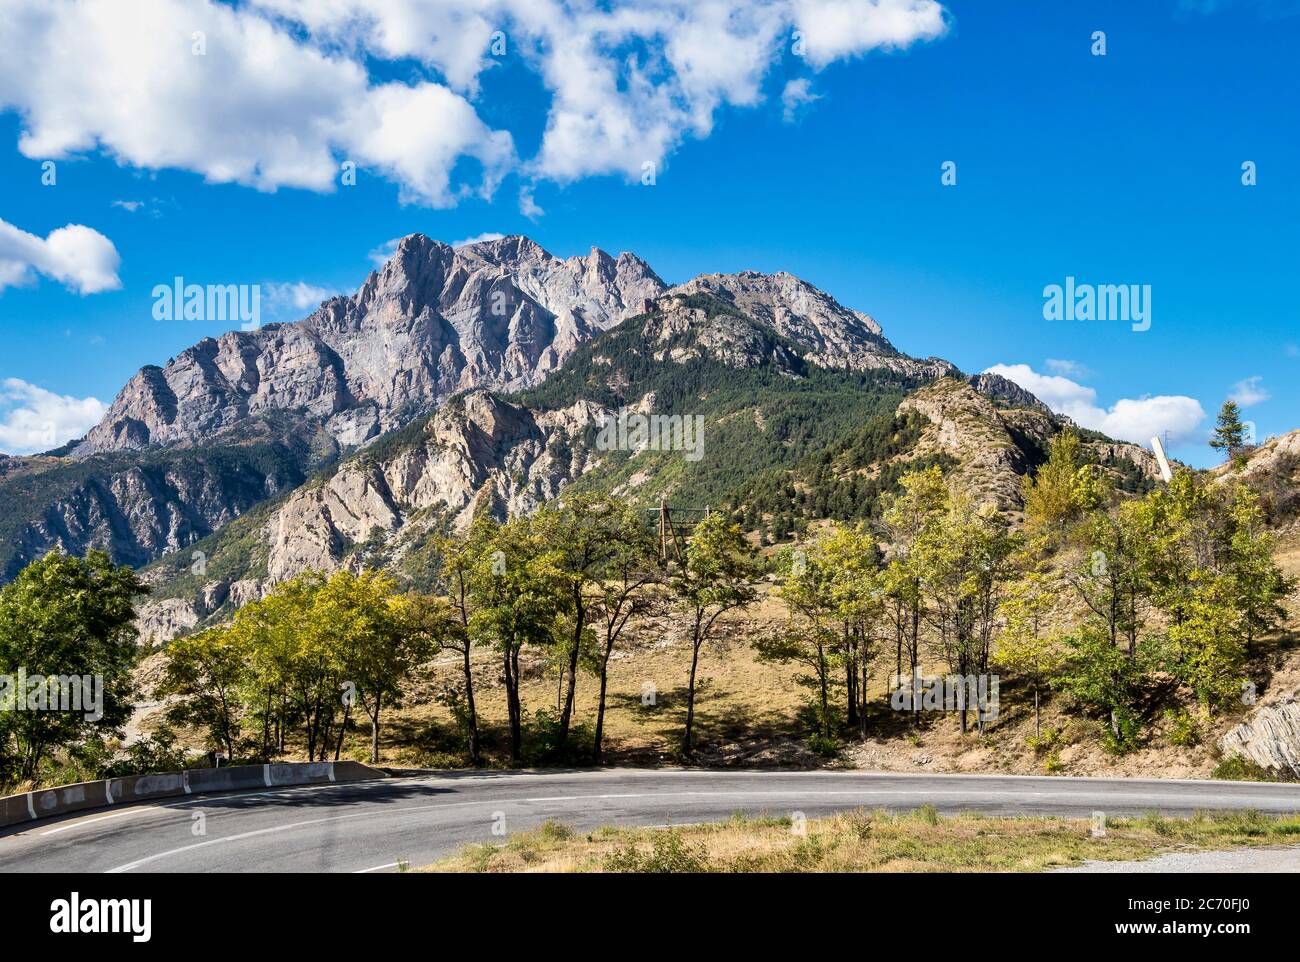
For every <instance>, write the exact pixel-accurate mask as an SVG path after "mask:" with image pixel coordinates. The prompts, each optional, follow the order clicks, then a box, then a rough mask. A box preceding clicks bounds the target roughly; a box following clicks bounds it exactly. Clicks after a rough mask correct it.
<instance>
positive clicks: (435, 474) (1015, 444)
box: [141, 292, 1140, 638]
mask: <svg viewBox="0 0 1300 962" xmlns="http://www.w3.org/2000/svg"><path fill="white" fill-rule="evenodd" d="M821 356H822V355H821V352H820V351H813V350H810V349H808V348H807V347H804V346H802V345H800V344H797V343H795V342H794V341H792V340H790V339H789V338H787V337H785V336H783V335H782V334H780V333H779V332H777V331H776V330H775V329H774V328H773V327H771V326H770V325H769V324H768V323H765V322H762V321H759V320H757V319H755V318H753V317H751V316H747V315H745V314H743V313H742V312H741V311H740V310H739V309H738V308H736V307H735V306H734V305H733V303H732V302H730V301H724V300H720V299H718V298H717V297H714V296H712V295H708V294H704V293H691V294H685V293H680V292H670V293H668V294H666V295H664V296H663V297H661V298H659V299H658V301H657V302H656V307H655V310H653V311H651V312H649V313H647V314H643V315H638V316H635V317H633V318H630V319H628V320H627V321H626V322H624V323H623V324H621V325H619V326H617V327H615V328H613V329H612V330H610V331H608V332H606V333H605V334H602V335H600V336H599V337H597V338H596V339H595V340H593V341H591V342H589V343H587V344H584V345H583V346H581V347H580V348H579V349H578V350H577V351H576V352H575V353H574V354H573V355H572V356H571V357H570V358H569V359H568V361H567V362H566V364H565V365H564V367H563V368H562V370H560V371H559V372H557V373H556V374H555V375H553V376H552V377H550V378H548V379H547V380H546V381H544V382H543V383H542V384H539V385H538V386H536V387H534V388H531V389H529V390H527V391H524V392H521V393H519V394H516V395H514V396H513V397H509V398H507V397H502V396H499V395H496V394H493V393H491V392H487V391H482V390H475V391H471V392H469V393H467V394H465V395H460V396H456V397H454V398H453V399H451V400H450V401H449V402H448V403H446V404H444V405H443V406H442V407H441V408H440V409H439V410H438V411H436V412H435V413H434V414H432V415H430V416H428V417H426V418H422V419H420V420H418V421H416V422H413V423H412V424H410V425H409V426H407V427H405V428H403V429H401V430H399V431H396V432H393V433H392V434H390V435H388V436H386V437H384V438H382V439H380V440H379V441H378V442H376V443H375V444H373V445H370V446H368V447H367V448H365V449H364V450H362V451H359V452H357V453H356V454H354V455H352V456H350V457H347V458H345V459H344V460H342V461H341V462H340V463H338V464H337V465H335V466H334V467H332V468H331V469H330V470H328V471H327V472H326V473H325V474H324V475H322V476H320V477H318V478H316V479H314V480H312V481H309V482H307V483H306V484H304V485H302V486H301V487H299V488H298V489H297V490H295V491H293V492H291V493H289V494H287V495H286V496H284V497H283V498H281V499H278V500H277V501H276V502H275V503H274V504H271V505H266V506H263V507H261V508H259V509H257V510H255V511H253V512H250V513H249V514H248V515H247V516H246V517H244V518H241V519H239V520H238V521H235V522H233V523H232V524H230V525H229V526H227V527H226V528H225V529H224V530H223V531H221V532H219V533H217V534H216V535H214V536H212V537H211V538H209V539H207V540H205V541H203V542H200V543H199V544H198V545H197V546H196V547H197V548H198V549H199V550H202V551H203V552H204V555H205V557H208V558H210V559H212V562H210V564H209V568H208V571H207V575H206V576H205V577H200V576H196V575H195V574H194V572H193V571H192V570H191V569H190V567H189V566H188V564H187V559H186V556H185V555H179V556H172V557H167V558H164V559H162V560H161V561H159V562H158V563H156V564H155V565H153V566H152V567H151V568H150V569H148V572H147V574H148V577H149V578H150V580H151V581H153V582H154V583H155V585H156V586H157V589H158V591H157V597H158V600H156V601H154V602H153V603H152V604H151V605H149V606H147V607H146V609H145V611H144V612H143V616H142V619H141V629H142V632H143V633H144V634H146V635H152V636H153V637H155V638H165V637H170V636H171V634H173V633H175V632H176V631H181V630H188V629H190V628H192V627H195V626H201V625H202V624H205V623H209V622H211V621H216V620H220V619H222V618H224V617H226V616H227V615H228V614H229V612H230V610H231V609H232V608H233V607H236V606H237V605H238V603H242V600H247V598H248V597H255V596H257V595H258V594H260V593H261V592H262V591H264V590H265V588H266V587H267V586H269V585H270V584H272V583H274V582H276V581H279V580H281V579H284V578H287V577H290V576H292V575H294V574H297V573H298V572H300V571H303V570H306V569H309V568H310V569H324V570H332V569H335V568H338V567H359V566H361V565H363V564H365V565H375V564H380V565H385V566H388V567H390V568H392V569H393V570H395V571H397V572H399V573H400V574H402V575H404V576H405V577H408V578H410V579H411V580H412V581H413V582H415V583H416V584H424V583H427V580H428V577H429V574H430V567H429V566H430V564H431V560H432V559H431V556H430V554H429V552H428V544H429V537H430V535H432V534H436V533H439V532H442V531H445V530H448V529H449V528H454V527H458V526H461V525H464V524H467V523H468V522H469V520H470V518H471V517H472V516H473V515H474V514H475V513H476V512H479V511H488V512H491V513H493V514H496V515H497V516H500V517H504V516H506V515H507V514H512V513H520V512H529V511H532V510H534V509H535V508H536V507H537V506H538V505H540V504H541V503H543V502H544V501H547V500H551V499H554V498H556V497H558V496H560V495H561V494H562V493H563V492H565V491H590V492H605V493H614V494H617V495H619V496H621V497H624V498H628V499H630V500H632V501H634V502H638V503H641V504H643V505H645V506H646V507H647V508H651V507H653V506H655V505H657V504H658V502H659V500H660V499H661V498H665V499H667V500H668V501H669V502H670V503H671V504H674V505H686V506H693V507H700V508H703V507H706V506H707V507H712V508H714V509H715V510H725V511H729V512H733V513H734V514H735V515H736V516H737V517H739V518H741V519H742V520H744V521H745V522H746V524H747V526H748V527H750V528H751V529H753V530H759V529H762V530H764V531H766V532H768V533H769V535H770V534H771V533H772V532H775V533H776V534H777V535H778V536H779V535H780V534H781V533H782V532H781V531H780V527H781V526H780V525H779V524H777V523H776V520H775V519H777V518H801V519H812V518H817V517H846V518H854V517H859V518H866V517H871V516H872V515H873V513H874V512H875V511H876V510H877V509H878V503H879V498H880V496H881V495H882V494H884V493H885V492H887V491H889V490H891V489H892V488H893V486H894V485H895V483H896V481H897V478H898V477H899V476H900V475H901V474H902V473H903V472H904V471H906V470H909V469H911V468H915V467H918V466H923V465H925V464H941V465H942V466H944V467H946V468H949V469H951V470H953V471H956V472H959V473H960V474H961V475H962V477H963V478H964V479H965V480H966V481H968V482H969V483H971V484H972V485H973V486H974V487H975V488H976V490H984V491H987V492H988V493H989V494H990V496H992V497H994V498H995V499H996V500H997V501H998V503H999V504H1000V505H1001V506H1002V507H1004V508H1006V509H1008V510H1014V509H1015V508H1016V507H1018V497H1019V478H1020V475H1021V474H1023V473H1024V472H1025V471H1026V470H1028V469H1029V468H1030V467H1031V466H1032V465H1034V464H1036V463H1037V462H1038V461H1039V460H1041V458H1042V452H1041V447H1042V446H1045V444H1046V441H1047V439H1048V438H1050V436H1051V435H1052V434H1054V433H1055V432H1056V431H1058V430H1060V427H1061V422H1060V420H1059V419H1055V418H1053V417H1052V416H1051V415H1049V414H1045V413H1043V412H1042V411H1040V410H1038V409H1036V408H1033V407H1031V408H1010V407H1006V406H1000V404H999V403H995V402H994V401H993V400H991V399H990V398H988V397H987V396H985V395H983V394H981V393H979V392H978V391H977V390H976V389H975V387H974V386H973V385H972V384H971V383H970V382H968V381H966V380H963V379H961V378H960V377H957V378H943V379H940V380H938V381H927V380H925V379H923V378H919V377H908V376H904V375H901V374H899V373H897V372H895V371H894V370H893V369H892V368H889V367H880V368H866V369H863V370H851V369H847V368H841V369H835V368H826V367H822V366H821V365H820V364H819V363H814V361H813V360H811V358H813V357H816V358H818V359H819V360H820V359H821ZM620 413H623V414H627V413H640V414H646V415H649V414H656V415H662V416H676V417H699V418H702V419H703V435H702V448H701V450H700V451H699V454H700V455H701V456H700V457H699V458H698V459H693V458H690V457H687V456H686V455H687V452H685V451H681V450H677V451H673V450H650V449H644V448H640V449H630V448H629V447H626V446H624V447H619V448H615V449H609V447H608V446H607V445H602V440H601V437H602V435H601V428H602V425H604V424H607V423H608V419H610V418H616V417H617V416H618V415H619V414H620ZM1027 438H1033V439H1034V440H1032V441H1029V440H1026V439H1027ZM1134 456H1135V457H1140V452H1135V454H1134Z"/></svg>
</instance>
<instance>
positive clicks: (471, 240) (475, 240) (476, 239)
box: [451, 231, 506, 247]
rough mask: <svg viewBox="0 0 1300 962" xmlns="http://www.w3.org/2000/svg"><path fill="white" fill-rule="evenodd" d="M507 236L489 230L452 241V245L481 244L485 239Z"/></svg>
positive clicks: (498, 238)
mask: <svg viewBox="0 0 1300 962" xmlns="http://www.w3.org/2000/svg"><path fill="white" fill-rule="evenodd" d="M505 236H506V235H505V234H497V233H495V232H493V231H488V232H487V233H484V234H476V235H475V236H473V237H466V238H465V239H464V240H458V241H452V243H451V246H452V247H465V246H467V245H469V244H481V243H483V242H484V241H494V240H500V239H501V238H503V237H505Z"/></svg>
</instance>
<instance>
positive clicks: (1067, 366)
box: [1043, 357, 1092, 379]
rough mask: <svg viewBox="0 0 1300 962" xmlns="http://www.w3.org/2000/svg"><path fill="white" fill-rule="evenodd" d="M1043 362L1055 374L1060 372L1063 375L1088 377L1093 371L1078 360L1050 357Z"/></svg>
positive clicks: (1076, 377)
mask: <svg viewBox="0 0 1300 962" xmlns="http://www.w3.org/2000/svg"><path fill="white" fill-rule="evenodd" d="M1043 364H1044V365H1045V366H1046V368H1047V369H1048V370H1049V371H1051V372H1052V373H1053V374H1060V375H1062V376H1063V377H1072V378H1075V379H1078V378H1085V377H1088V376H1089V375H1090V374H1091V373H1092V372H1091V371H1089V370H1088V368H1087V367H1085V366H1084V365H1082V364H1080V363H1079V362H1078V361H1067V360H1063V359H1062V358H1059V357H1049V358H1048V359H1047V360H1045V361H1044V362H1043Z"/></svg>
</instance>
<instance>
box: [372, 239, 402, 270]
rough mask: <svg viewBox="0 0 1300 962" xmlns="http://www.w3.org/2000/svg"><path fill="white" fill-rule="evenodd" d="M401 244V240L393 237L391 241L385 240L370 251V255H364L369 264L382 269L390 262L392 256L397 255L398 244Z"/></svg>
mask: <svg viewBox="0 0 1300 962" xmlns="http://www.w3.org/2000/svg"><path fill="white" fill-rule="evenodd" d="M401 242H402V239H401V238H400V237H394V238H392V239H391V240H386V241H384V242H383V243H382V244H380V245H379V246H378V247H376V248H373V249H372V250H371V251H370V253H369V254H367V255H366V257H368V258H369V259H370V263H372V264H374V265H375V266H376V267H383V266H384V265H385V264H387V263H388V262H389V261H390V260H392V257H393V255H394V254H396V253H397V245H398V244H400V243H401Z"/></svg>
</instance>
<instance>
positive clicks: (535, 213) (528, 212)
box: [519, 187, 546, 220]
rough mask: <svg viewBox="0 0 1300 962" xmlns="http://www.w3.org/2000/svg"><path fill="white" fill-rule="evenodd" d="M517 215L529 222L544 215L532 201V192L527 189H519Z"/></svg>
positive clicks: (535, 202)
mask: <svg viewBox="0 0 1300 962" xmlns="http://www.w3.org/2000/svg"><path fill="white" fill-rule="evenodd" d="M519 213H521V214H523V215H524V216H525V217H527V218H528V219H529V220H537V218H539V217H541V216H543V215H544V214H545V213H546V211H544V210H542V208H541V207H539V206H538V205H537V201H535V200H533V192H532V191H531V190H530V189H529V188H527V187H520V188H519Z"/></svg>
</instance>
